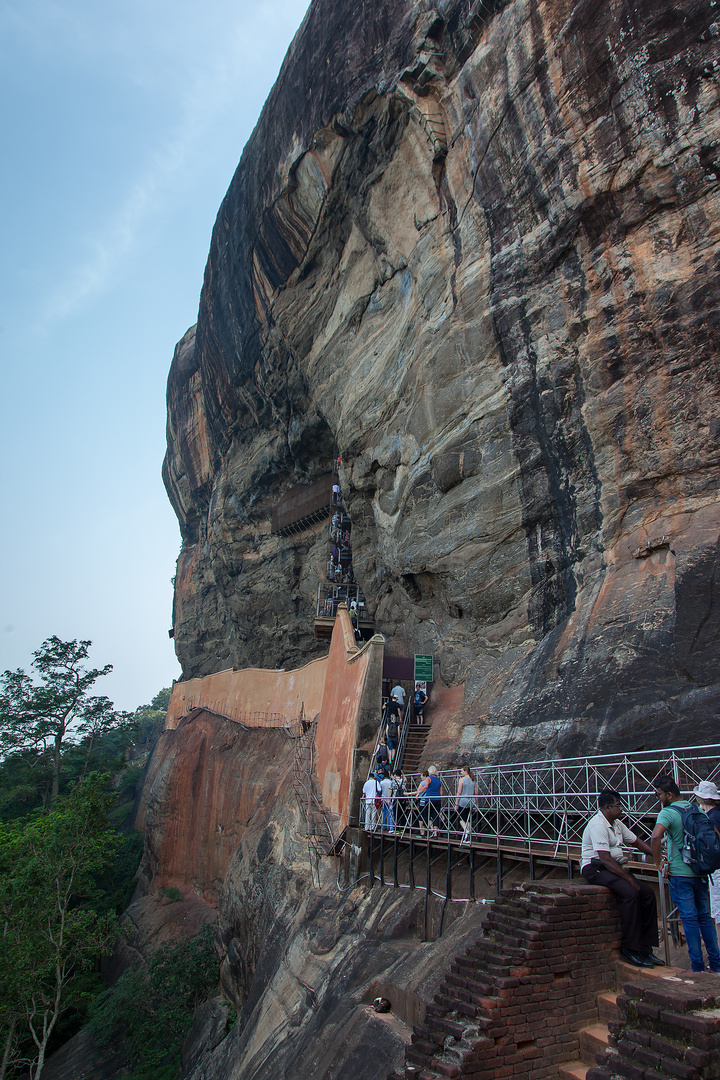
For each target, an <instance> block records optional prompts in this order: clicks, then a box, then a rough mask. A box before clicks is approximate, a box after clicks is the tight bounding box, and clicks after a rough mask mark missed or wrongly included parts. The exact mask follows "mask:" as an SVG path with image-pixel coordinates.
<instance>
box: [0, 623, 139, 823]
mask: <svg viewBox="0 0 720 1080" xmlns="http://www.w3.org/2000/svg"><path fill="white" fill-rule="evenodd" d="M91 645H92V642H91V641H78V640H76V639H73V640H72V641H62V640H61V639H60V638H59V637H56V636H55V635H53V636H52V637H49V638H48V639H47V640H46V641H44V642H43V643H42V645H41V646H40V648H39V649H36V650H35V652H34V653H33V661H32V665H31V666H32V667H33V668H34V676H35V677H34V678H33V677H31V676H30V675H28V674H27V673H26V672H25V671H23V670H22V669H21V668H18V669H17V670H16V671H5V672H3V674H2V676H0V754H1V755H2V756H3V757H5V756H6V755H7V754H10V753H13V752H15V753H17V752H21V751H28V750H29V751H34V752H36V753H38V752H39V753H40V756H41V757H43V758H47V757H48V756H49V757H50V759H51V783H50V793H49V804H50V806H51V807H52V806H54V805H55V803H56V801H57V797H58V793H59V790H60V770H61V766H62V751H63V744H64V743H65V741H66V740H67V739H69V738H70V737H71V735H72V737H75V738H77V737H80V738H83V737H84V738H85V739H88V740H89V743H90V750H92V745H93V742H94V741H95V740H96V739H97V738H98V737H99V736H100V735H101V734H102V732H104V731H106V730H108V728H110V727H112V726H114V725H117V724H119V723H122V722H128V721H129V720H130V714H129V713H119V712H117V711H116V710H115V708H114V706H113V703H112V702H111V701H110V699H109V698H107V697H105V696H103V695H94V694H91V693H90V691H91V690H92V688H93V686H94V685H95V683H96V682H97V680H98V679H99V678H101V677H102V676H103V675H107V674H108V673H109V672H110V671H112V664H106V665H105V666H104V667H102V668H95V667H86V666H85V663H84V662H85V661H86V660H87V658H88V653H89V650H90V646H91Z"/></svg>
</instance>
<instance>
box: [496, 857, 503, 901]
mask: <svg viewBox="0 0 720 1080" xmlns="http://www.w3.org/2000/svg"><path fill="white" fill-rule="evenodd" d="M502 878H503V853H502V851H501V850H500V848H498V853H497V875H496V878H495V892H496V894H497V895H498V896H499V895H500V891H501V889H502Z"/></svg>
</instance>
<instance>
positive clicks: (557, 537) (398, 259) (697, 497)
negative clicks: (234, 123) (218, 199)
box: [164, 0, 720, 758]
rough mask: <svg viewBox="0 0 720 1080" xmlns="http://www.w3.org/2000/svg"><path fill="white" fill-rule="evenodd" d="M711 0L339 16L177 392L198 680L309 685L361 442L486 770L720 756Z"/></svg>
mask: <svg viewBox="0 0 720 1080" xmlns="http://www.w3.org/2000/svg"><path fill="white" fill-rule="evenodd" d="M718 11H720V8H718V7H717V6H716V5H715V3H714V0H681V2H680V3H674V4H670V3H669V2H666V0H653V2H650V0H633V2H632V3H630V0H605V2H602V3H598V2H596V0H593V2H585V0H546V2H542V0H515V2H513V3H503V2H502V0H495V2H486V3H482V2H480V0H476V2H475V3H472V2H471V3H467V2H465V0H463V2H462V3H461V2H460V0H427V2H422V3H421V2H418V3H411V2H410V0H400V2H395V3H392V4H391V3H389V2H385V0H373V2H372V3H365V4H362V5H357V4H350V3H341V4H339V3H337V2H336V0H315V2H314V3H313V4H312V6H311V8H310V10H309V12H308V14H307V16H306V19H305V22H304V24H303V26H302V27H301V29H300V30H299V32H298V34H297V36H296V38H295V41H294V42H293V45H292V47H291V49H290V52H289V54H288V57H287V59H286V61H285V64H284V65H283V69H282V71H281V73H280V76H279V79H278V81H277V84H276V86H275V88H274V89H273V91H272V93H271V95H270V97H269V99H268V102H267V104H266V106H265V109H264V111H263V113H262V116H261V118H260V120H259V123H258V125H257V128H256V130H255V132H254V134H253V136H252V138H251V139H250V141H249V143H248V145H247V147H246V149H245V152H244V154H243V157H242V160H241V162H240V165H239V167H238V170H237V173H236V175H235V177H234V179H233V182H232V184H231V186H230V189H229V191H228V194H227V196H226V198H225V200H224V202H223V205H222V207H221V209H220V213H219V215H218V219H217V223H216V225H215V229H214V232H213V238H212V245H211V250H210V256H209V260H208V264H207V270H206V274H205V282H204V286H203V291H202V296H201V301H200V310H199V316H198V323H197V328H196V329H195V328H194V329H193V330H191V331H189V332H188V334H187V335H186V336H185V338H183V340H182V341H181V342H180V344H179V345H178V347H177V350H176V353H175V358H174V360H173V366H172V369H171V373H170V379H169V385H168V454H167V458H166V463H165V469H164V475H165V480H166V484H167V487H168V491H169V493H170V497H171V499H172V501H173V505H174V506H175V508H176V511H177V513H178V517H179V519H180V522H181V529H182V536H183V549H182V553H181V556H180V559H179V563H178V573H177V579H176V595H175V619H174V622H175V641H176V644H177V650H178V655H179V658H180V660H181V662H182V665H183V671H184V673H185V675H186V676H196V675H202V674H206V673H208V672H211V671H215V670H218V669H220V668H223V667H227V666H232V665H233V664H236V665H248V664H257V665H262V666H274V665H285V664H287V665H288V666H290V665H292V664H297V663H300V662H302V660H303V659H306V658H307V657H308V656H310V655H312V654H313V653H314V652H315V651H316V650H317V648H318V644H317V643H316V642H315V641H314V639H313V637H312V613H313V597H314V592H315V588H316V585H317V581H318V576H319V575H320V574H321V572H322V567H323V564H324V559H325V554H326V538H325V535H324V531H323V530H316V531H313V530H312V529H311V530H308V531H307V532H306V533H304V534H302V535H301V536H300V537H295V538H292V537H291V538H280V537H277V536H271V535H270V514H271V509H272V506H273V505H274V504H275V503H276V502H277V500H278V498H279V497H280V496H281V495H282V494H284V492H285V491H287V490H288V489H289V488H290V487H292V486H293V485H295V484H297V483H299V482H303V481H308V482H310V481H313V480H315V479H316V478H317V477H318V476H319V475H321V474H322V473H324V472H326V471H327V468H328V462H329V460H330V458H331V456H332V454H333V452H334V451H335V449H336V448H337V449H338V450H339V452H340V453H341V455H342V470H341V483H342V488H343V494H344V497H345V501H346V504H347V506H348V509H349V512H350V514H351V517H352V520H353V549H354V550H353V558H354V567H355V572H356V576H357V577H358V580H359V581H360V582H361V584H362V585H363V587H364V590H365V594H366V598H367V601H368V605H369V607H370V610H371V611H372V612H373V613H374V617H375V624H376V628H377V630H379V631H381V632H382V633H383V634H384V635H386V637H387V638H388V639H389V645H390V648H391V649H392V650H393V651H395V652H399V653H406V652H412V651H415V652H432V653H434V654H435V656H436V658H437V660H438V661H439V671H440V675H441V678H442V679H443V680H444V681H445V682H446V683H460V682H463V681H465V684H466V695H465V709H464V714H463V720H464V721H465V722H467V723H468V724H472V725H473V726H472V727H470V728H468V729H467V736H468V737H467V738H464V739H463V746H464V747H465V748H467V750H468V752H469V753H470V755H471V757H473V758H481V757H483V756H491V757H493V758H494V757H511V756H518V755H521V754H523V755H527V756H535V755H537V754H539V753H541V752H542V753H543V754H545V753H546V752H549V753H551V754H552V753H555V754H563V755H565V754H568V753H572V752H576V751H577V752H580V751H583V752H587V751H592V750H594V749H597V748H600V749H612V750H615V749H634V748H636V747H641V746H643V745H651V744H654V745H658V744H662V743H666V744H669V743H675V744H688V743H692V742H695V741H710V740H711V739H713V738H715V730H714V718H716V717H717V713H718V704H719V701H720V694H719V692H718V689H719V688H718V663H717V662H718V659H719V655H718V654H719V648H718V632H719V630H720V607H719V606H718V594H717V590H718V584H717V580H718V560H719V558H720V556H719V548H718V539H719V535H720V510H719V506H718V481H719V479H720V473H719V471H718V459H719V456H720V455H719V451H718V435H719V434H720V410H719V409H718V396H719V393H720V391H719V384H718V360H717V351H718V342H719V339H720V333H719V330H718V327H719V324H720V317H719V315H718V274H717V270H718V264H719V262H720V227H719V224H718V223H719V222H720V190H719V183H718V181H719V179H720V148H719V144H720V108H719V98H718V83H717V70H718V68H717V65H718V60H719V58H720V49H719V47H718V41H719V39H720V22H719V21H718V19H719V16H718Z"/></svg>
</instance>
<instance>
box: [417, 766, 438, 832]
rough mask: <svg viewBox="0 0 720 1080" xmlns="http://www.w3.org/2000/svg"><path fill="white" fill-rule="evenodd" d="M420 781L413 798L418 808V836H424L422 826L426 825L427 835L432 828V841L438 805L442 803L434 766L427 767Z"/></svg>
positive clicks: (435, 827) (436, 822) (435, 830)
mask: <svg viewBox="0 0 720 1080" xmlns="http://www.w3.org/2000/svg"><path fill="white" fill-rule="evenodd" d="M422 777H423V778H422V780H421V782H420V784H419V786H418V789H417V791H416V792H415V798H416V799H417V800H418V806H419V807H420V820H421V822H422V823H423V824H421V826H420V835H421V836H424V835H425V829H424V827H423V825H427V829H428V835H429V834H430V829H431V828H432V835H433V839H436V838H437V834H438V830H437V827H438V824H439V821H440V805H441V801H442V794H441V792H442V783H441V781H440V777H439V776H438V774H437V769H436V768H435V766H434V765H430V766H428V768H427V769H425V770H424V772H423V774H422Z"/></svg>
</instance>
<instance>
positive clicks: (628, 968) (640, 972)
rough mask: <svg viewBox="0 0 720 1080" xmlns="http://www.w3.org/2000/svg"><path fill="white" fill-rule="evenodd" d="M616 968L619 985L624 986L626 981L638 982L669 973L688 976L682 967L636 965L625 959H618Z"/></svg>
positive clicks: (679, 976) (658, 977) (680, 976)
mask: <svg viewBox="0 0 720 1080" xmlns="http://www.w3.org/2000/svg"><path fill="white" fill-rule="evenodd" d="M615 970H616V972H617V977H618V986H622V985H623V983H626V982H637V981H638V979H663V978H665V976H667V975H674V976H677V977H678V978H682V977H684V976H685V977H686V976H687V972H685V971H683V969H682V968H674V967H651V968H645V967H636V966H635V965H634V964H628V963H627V962H626V961H625V960H618V961H617V962H616V964H615Z"/></svg>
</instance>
